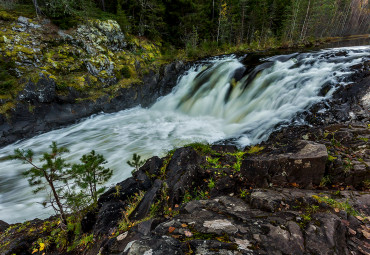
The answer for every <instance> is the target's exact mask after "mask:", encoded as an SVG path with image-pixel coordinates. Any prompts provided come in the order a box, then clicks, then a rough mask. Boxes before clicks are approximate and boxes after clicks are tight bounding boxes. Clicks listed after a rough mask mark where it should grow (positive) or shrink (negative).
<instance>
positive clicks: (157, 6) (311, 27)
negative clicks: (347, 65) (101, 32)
mask: <svg viewBox="0 0 370 255" xmlns="http://www.w3.org/2000/svg"><path fill="white" fill-rule="evenodd" d="M1 1H2V2H3V3H4V2H5V3H6V2H8V3H14V2H18V3H23V4H24V3H29V4H33V5H34V6H35V10H36V11H37V13H38V14H39V15H45V16H49V17H51V18H54V19H66V18H71V17H73V16H76V15H77V16H82V15H86V16H87V17H89V16H91V17H94V16H96V14H97V13H98V12H99V15H100V16H109V15H111V16H112V17H113V18H115V19H116V20H117V21H118V22H119V23H120V25H121V27H122V28H123V30H124V31H125V32H127V33H130V34H133V35H137V36H143V37H146V38H149V39H154V40H160V41H162V42H166V43H169V44H171V45H175V46H177V47H184V46H193V47H194V46H197V45H199V44H200V43H204V42H208V43H217V44H225V43H226V44H230V45H238V44H244V43H252V42H256V43H264V42H267V41H269V40H279V41H281V42H290V43H295V42H305V41H307V40H308V39H317V38H323V37H333V36H344V35H352V34H363V33H369V29H370V28H369V27H370V6H369V0H19V1H16V0H0V2H1Z"/></svg>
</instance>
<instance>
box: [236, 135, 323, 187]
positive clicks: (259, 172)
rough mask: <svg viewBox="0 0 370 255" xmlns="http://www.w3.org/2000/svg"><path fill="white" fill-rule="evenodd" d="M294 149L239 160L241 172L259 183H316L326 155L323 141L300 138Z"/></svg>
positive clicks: (318, 181)
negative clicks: (321, 142)
mask: <svg viewBox="0 0 370 255" xmlns="http://www.w3.org/2000/svg"><path fill="white" fill-rule="evenodd" d="M292 147H293V148H294V149H295V150H296V151H294V152H291V153H284V154H277V155H275V154H261V155H257V156H251V157H249V158H247V159H245V160H243V162H242V166H241V172H242V174H243V175H245V176H246V177H247V179H248V180H249V181H250V182H252V183H255V185H257V186H259V187H268V186H270V185H279V186H281V185H283V186H284V185H287V184H289V183H297V184H299V185H301V186H303V187H310V186H311V185H312V184H315V185H318V184H320V181H321V179H322V177H323V176H324V173H325V163H326V160H327V157H328V154H327V149H326V147H325V145H322V144H317V143H313V142H308V141H300V142H298V143H297V144H295V145H293V146H292Z"/></svg>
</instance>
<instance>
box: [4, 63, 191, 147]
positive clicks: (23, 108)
mask: <svg viewBox="0 0 370 255" xmlns="http://www.w3.org/2000/svg"><path fill="white" fill-rule="evenodd" d="M185 68H186V64H185V63H184V62H182V61H177V62H173V63H171V64H167V65H163V66H161V68H160V69H159V70H158V71H150V72H149V73H148V74H146V75H144V77H143V79H142V82H141V83H134V84H131V85H130V86H127V87H125V88H120V89H119V90H118V91H117V92H115V93H114V95H113V96H111V97H110V96H108V95H104V96H102V97H99V98H97V99H96V100H89V99H87V100H77V99H81V98H83V97H84V95H81V93H80V92H78V91H76V90H74V89H73V88H69V90H68V94H64V95H60V94H58V93H57V92H56V86H57V84H56V82H55V80H54V79H51V78H49V77H45V76H42V77H41V78H40V79H39V80H38V81H37V83H36V84H35V83H33V82H32V81H29V82H28V83H27V84H26V85H25V88H24V90H23V91H22V92H20V93H19V95H18V102H17V104H16V106H15V107H14V108H13V109H11V112H10V113H9V114H8V115H9V116H8V118H7V117H6V116H5V115H1V114H0V134H1V136H0V147H3V146H5V145H7V144H10V143H13V142H15V141H17V140H21V139H25V138H29V137H32V136H35V135H37V134H40V133H44V132H47V131H50V130H53V129H56V128H60V127H63V126H66V125H69V124H72V123H75V122H76V121H78V120H81V119H83V118H86V117H89V116H91V115H93V114H97V113H101V112H105V113H110V112H117V111H121V110H124V109H128V108H132V107H135V106H138V105H141V106H143V107H148V106H150V105H152V104H153V103H154V102H155V101H156V100H157V99H158V98H159V97H161V96H165V95H167V94H168V93H170V92H171V90H172V89H173V88H174V87H175V85H176V83H177V78H178V77H179V75H181V74H182V73H183V72H184V71H185ZM30 105H32V110H31V111H30Z"/></svg>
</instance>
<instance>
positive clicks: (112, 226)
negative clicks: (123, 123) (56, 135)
mask: <svg viewBox="0 0 370 255" xmlns="http://www.w3.org/2000/svg"><path fill="white" fill-rule="evenodd" d="M354 68H357V70H358V71H357V72H356V73H355V74H354V76H353V77H352V79H353V81H354V82H353V83H352V84H350V85H348V86H346V87H343V88H340V89H338V90H337V92H336V93H335V95H334V96H333V99H332V100H331V101H330V102H326V103H325V104H319V105H315V106H313V107H312V108H311V109H310V110H309V111H307V112H306V113H305V119H306V121H307V123H308V124H309V125H306V126H294V125H292V126H288V127H281V128H280V129H279V130H278V131H276V132H274V133H273V134H272V135H271V136H270V138H269V140H268V141H266V142H263V143H261V144H259V145H255V146H251V147H246V148H244V149H243V150H238V149H237V148H236V147H234V146H232V145H202V144H192V145H189V146H186V147H183V148H179V149H176V150H174V151H171V152H169V153H168V155H167V156H165V157H164V158H158V157H153V158H151V159H149V160H147V162H146V163H145V164H144V165H143V166H142V167H141V168H140V169H139V171H137V172H135V173H134V174H133V177H131V178H129V179H127V180H124V181H123V182H120V183H118V184H117V185H116V186H115V187H113V188H111V189H110V190H108V191H107V192H106V193H104V194H103V195H102V196H101V197H100V198H99V203H98V208H97V209H96V210H93V211H90V212H88V213H87V214H86V215H85V217H84V220H83V221H82V223H81V229H80V236H82V237H85V238H86V237H90V239H81V240H85V241H84V242H79V243H78V245H76V246H75V247H74V249H72V250H70V251H68V248H67V247H68V242H67V244H65V245H64V246H63V245H62V244H61V243H60V240H59V239H58V238H57V237H58V235H57V234H56V232H55V231H56V229H58V228H59V225H58V224H60V223H58V219H57V218H56V217H51V218H50V219H47V220H44V221H41V220H38V219H35V220H33V221H30V222H26V223H23V224H14V225H11V226H8V225H7V224H6V223H1V225H0V226H1V228H0V232H2V234H1V236H0V252H1V254H14V253H15V254H31V253H33V254H42V253H44V252H45V253H46V254H61V253H63V254H130V255H132V254H209V255H210V254H338V255H339V254H369V253H370V245H369V239H370V226H369V214H370V193H369V188H370V186H369V184H370V183H369V180H370V168H369V165H370V146H369V139H370V126H369V123H370V122H369V120H370V114H369V93H370V91H369V90H370V88H369V84H370V75H369V63H368V62H366V63H364V64H363V65H361V66H358V67H354ZM174 69H175V70H178V68H174ZM127 98H129V97H127ZM123 101H124V100H122V102H123ZM323 108H326V109H327V110H326V111H322V110H321V111H319V110H320V109H323ZM58 240H59V243H58ZM69 242H70V243H72V241H71V240H70V241H69ZM40 243H43V245H45V243H46V244H47V245H46V246H45V247H44V246H43V249H41V244H40Z"/></svg>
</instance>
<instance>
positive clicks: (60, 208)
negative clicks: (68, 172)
mask: <svg viewBox="0 0 370 255" xmlns="http://www.w3.org/2000/svg"><path fill="white" fill-rule="evenodd" d="M44 176H45V179H46V180H47V182H48V183H49V186H50V188H51V191H52V192H53V196H54V198H55V202H56V203H57V205H58V208H59V212H60V216H61V217H62V221H63V223H64V224H65V225H66V226H67V224H68V223H67V217H66V215H65V213H64V210H63V206H62V203H61V202H60V199H59V195H58V193H57V191H56V190H55V187H54V183H53V180H52V179H50V177H49V176H48V175H47V173H45V172H44Z"/></svg>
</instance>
